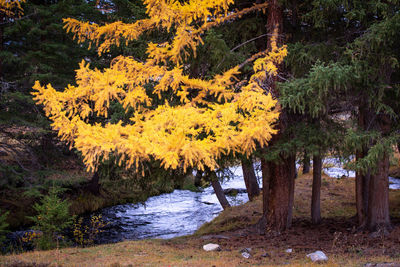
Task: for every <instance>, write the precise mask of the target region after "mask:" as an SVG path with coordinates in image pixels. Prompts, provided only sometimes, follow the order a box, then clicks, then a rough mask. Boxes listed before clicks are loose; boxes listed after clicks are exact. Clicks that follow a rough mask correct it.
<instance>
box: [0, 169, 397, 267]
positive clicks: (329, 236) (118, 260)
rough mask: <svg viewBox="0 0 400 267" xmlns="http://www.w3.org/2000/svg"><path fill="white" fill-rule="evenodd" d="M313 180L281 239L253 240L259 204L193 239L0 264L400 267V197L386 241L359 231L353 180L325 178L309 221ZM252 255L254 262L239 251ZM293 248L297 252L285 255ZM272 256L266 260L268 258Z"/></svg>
mask: <svg viewBox="0 0 400 267" xmlns="http://www.w3.org/2000/svg"><path fill="white" fill-rule="evenodd" d="M311 182H312V174H305V175H301V176H299V177H298V178H297V179H296V193H295V205H294V220H293V227H292V228H291V229H289V230H287V231H284V232H282V233H281V234H280V235H276V234H271V233H267V234H266V235H259V234H257V233H255V231H254V227H253V226H252V225H254V223H256V222H257V221H258V219H259V218H260V215H261V209H262V205H261V198H258V199H257V200H256V201H254V202H249V203H246V204H244V205H241V206H236V207H232V208H229V209H227V210H225V211H223V212H222V213H221V214H220V215H219V216H218V217H217V218H215V219H214V220H213V221H212V222H210V223H207V224H205V225H203V226H202V227H201V228H200V229H199V230H198V231H197V233H196V234H194V235H191V236H185V237H179V238H174V239H169V240H140V241H125V242H121V243H116V244H107V245H99V246H94V247H87V248H63V249H57V250H52V251H33V252H28V253H23V254H18V255H8V256H2V257H0V265H2V266H114V267H116V266H276V265H287V266H314V265H315V266H322V265H321V264H314V263H311V261H310V260H309V259H308V258H306V255H307V254H309V253H312V252H314V251H316V250H322V251H323V252H325V254H326V255H327V256H328V258H329V260H328V261H327V262H326V263H325V264H324V265H323V266H364V265H365V264H366V263H383V262H387V263H396V264H399V265H391V266H400V191H399V190H397V191H395V190H391V191H390V206H391V215H392V223H393V226H394V229H393V231H392V232H390V234H389V235H388V236H384V235H381V234H379V233H378V234H375V235H371V234H369V233H366V232H360V231H357V230H356V224H355V220H354V217H353V216H354V214H355V203H354V179H351V178H348V179H347V178H343V179H333V178H329V177H327V176H325V175H324V176H323V181H322V190H321V191H322V192H321V208H322V209H321V210H322V216H323V218H324V219H323V221H322V224H320V225H317V226H315V225H312V224H311V222H310V219H309V209H310V208H309V207H310V197H311ZM207 243H217V244H219V245H220V246H221V248H222V250H221V251H218V252H206V251H204V250H203V249H202V246H203V245H205V244H207ZM244 248H251V255H252V257H251V258H250V259H245V258H243V257H242V255H241V253H240V250H242V249H244ZM286 249H292V250H293V252H292V253H287V252H285V250H286ZM265 253H267V254H268V255H265Z"/></svg>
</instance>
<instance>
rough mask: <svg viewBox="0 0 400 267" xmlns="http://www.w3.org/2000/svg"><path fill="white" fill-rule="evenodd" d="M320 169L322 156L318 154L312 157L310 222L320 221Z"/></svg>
mask: <svg viewBox="0 0 400 267" xmlns="http://www.w3.org/2000/svg"><path fill="white" fill-rule="evenodd" d="M321 171H322V157H321V155H319V154H318V155H315V156H314V157H313V183H312V196H311V222H312V223H313V224H320V223H321Z"/></svg>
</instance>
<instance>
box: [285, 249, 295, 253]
mask: <svg viewBox="0 0 400 267" xmlns="http://www.w3.org/2000/svg"><path fill="white" fill-rule="evenodd" d="M285 252H286V253H292V252H293V249H291V248H288V249H287V250H285Z"/></svg>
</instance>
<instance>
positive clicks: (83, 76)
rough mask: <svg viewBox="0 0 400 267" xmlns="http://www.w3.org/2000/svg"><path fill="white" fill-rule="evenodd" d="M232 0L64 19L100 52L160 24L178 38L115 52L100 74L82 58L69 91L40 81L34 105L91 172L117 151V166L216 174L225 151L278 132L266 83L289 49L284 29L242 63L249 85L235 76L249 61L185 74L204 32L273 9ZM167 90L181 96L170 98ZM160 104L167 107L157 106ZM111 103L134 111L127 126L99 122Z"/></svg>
mask: <svg viewBox="0 0 400 267" xmlns="http://www.w3.org/2000/svg"><path fill="white" fill-rule="evenodd" d="M233 2H234V1H233V0H190V1H185V2H183V1H177V0H145V1H144V4H145V6H146V9H147V15H148V18H147V19H143V20H138V21H136V22H135V23H132V24H125V23H122V22H114V23H110V24H106V25H97V24H94V23H90V22H81V21H77V20H75V19H70V18H68V19H65V20H64V22H65V28H66V30H67V31H68V32H72V33H73V34H74V36H75V38H76V39H77V41H78V42H79V43H81V42H89V43H90V44H91V45H94V46H96V47H97V49H98V53H99V55H101V54H103V53H107V52H108V51H109V50H110V48H111V47H112V46H119V45H120V44H121V43H123V42H129V41H132V40H135V39H137V38H138V37H139V36H140V35H141V34H142V33H144V32H146V31H151V30H154V29H160V28H162V29H166V30H167V31H168V32H171V33H174V37H173V38H172V40H169V41H166V42H163V43H151V42H150V43H149V44H148V46H147V59H146V60H145V61H139V60H136V59H135V58H133V57H124V56H118V57H116V58H114V59H113V60H112V62H111V64H110V67H109V68H106V69H103V70H99V69H92V68H90V66H89V64H88V63H86V62H84V61H82V63H81V64H80V66H79V69H78V70H77V71H76V84H77V85H76V86H72V85H69V86H68V87H67V88H65V90H64V91H58V90H56V89H54V88H53V87H52V86H51V84H48V85H46V86H42V85H41V84H40V82H39V81H37V82H36V83H35V85H34V87H33V88H34V90H35V91H34V92H33V95H34V99H35V101H36V102H37V103H38V104H42V105H43V106H44V110H45V113H46V115H47V116H48V117H49V118H50V119H51V121H52V128H53V129H54V130H56V131H58V134H59V136H60V137H61V139H62V140H65V141H67V142H69V143H70V145H71V146H73V147H75V148H76V149H77V150H79V151H80V152H81V153H82V155H83V157H84V163H85V164H86V166H87V169H88V170H91V171H93V170H95V169H96V168H97V165H98V163H99V162H100V161H101V160H105V159H109V158H110V157H111V156H112V155H117V156H118V157H117V159H118V164H120V165H122V166H124V167H126V168H131V167H134V168H136V170H137V169H139V168H140V166H141V163H143V162H145V161H149V160H152V159H155V160H158V161H160V162H161V163H162V165H163V166H164V167H165V168H166V169H167V168H172V169H175V168H178V167H179V168H183V169H185V170H186V169H187V168H189V167H193V168H197V169H199V170H204V169H205V168H207V169H211V170H214V169H215V168H217V167H218V165H217V160H218V159H219V158H220V157H221V156H223V155H225V154H228V153H242V154H247V155H249V154H250V153H252V152H253V151H254V150H255V149H256V146H257V144H258V145H260V146H266V145H267V142H268V141H269V140H270V139H271V137H272V135H273V134H274V133H276V130H275V129H274V123H275V122H276V121H277V119H278V117H279V108H278V107H277V106H276V103H277V101H276V100H275V99H274V98H273V97H272V96H271V94H269V93H267V92H266V90H265V88H263V86H264V85H265V84H266V83H265V80H266V79H267V78H268V76H273V75H276V72H277V66H278V65H279V64H280V63H281V62H282V61H283V58H284V57H285V55H286V53H287V51H286V47H285V46H282V47H278V46H277V45H276V39H277V36H276V35H277V34H275V35H274V36H272V37H271V38H272V40H271V44H272V45H271V48H270V49H269V50H267V51H262V52H260V53H258V54H256V55H254V56H253V57H252V58H250V59H248V60H247V61H246V62H244V63H246V64H253V70H254V73H253V75H252V76H251V77H250V79H248V81H247V82H246V83H243V82H241V83H238V79H237V76H238V74H239V73H240V68H241V67H242V66H243V64H241V65H240V66H235V67H233V68H231V69H229V70H227V71H225V72H224V73H221V74H219V75H216V76H215V77H213V78H211V79H203V78H201V77H198V78H196V77H189V75H188V74H187V73H186V72H185V62H186V61H187V59H188V58H189V56H191V55H195V54H196V47H197V46H198V45H199V44H201V43H202V36H203V34H204V32H205V31H207V30H208V29H210V28H211V27H214V26H218V25H221V24H223V23H226V22H229V21H232V20H235V19H238V18H240V17H241V16H243V15H245V14H248V13H250V12H255V11H260V10H264V9H266V8H267V3H262V4H255V5H254V6H252V7H250V8H246V9H243V10H240V11H238V10H230V9H229V6H230V5H231V4H233ZM149 87H150V88H151V90H148V88H149ZM167 92H169V93H170V94H169V95H171V94H172V95H173V96H174V97H173V98H171V97H168V98H165V97H163V95H164V96H165V95H166V94H165V93H167ZM210 99H212V100H211V101H210ZM156 100H157V101H156ZM160 100H162V103H163V104H162V105H156V104H155V102H160ZM114 102H119V103H120V104H121V105H122V106H123V108H124V109H125V110H126V111H129V114H133V115H132V116H131V117H130V119H129V122H127V121H124V122H123V121H120V122H118V123H113V124H112V123H110V122H104V121H107V120H103V123H92V121H93V120H92V119H91V118H93V117H99V116H100V117H104V118H107V116H109V108H110V103H114Z"/></svg>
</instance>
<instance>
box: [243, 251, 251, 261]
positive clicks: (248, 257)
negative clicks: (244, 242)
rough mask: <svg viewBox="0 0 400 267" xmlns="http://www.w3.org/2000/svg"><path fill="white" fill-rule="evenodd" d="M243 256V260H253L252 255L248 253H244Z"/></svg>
mask: <svg viewBox="0 0 400 267" xmlns="http://www.w3.org/2000/svg"><path fill="white" fill-rule="evenodd" d="M242 256H243V258H246V259H250V258H251V255H250V253H248V252H242Z"/></svg>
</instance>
